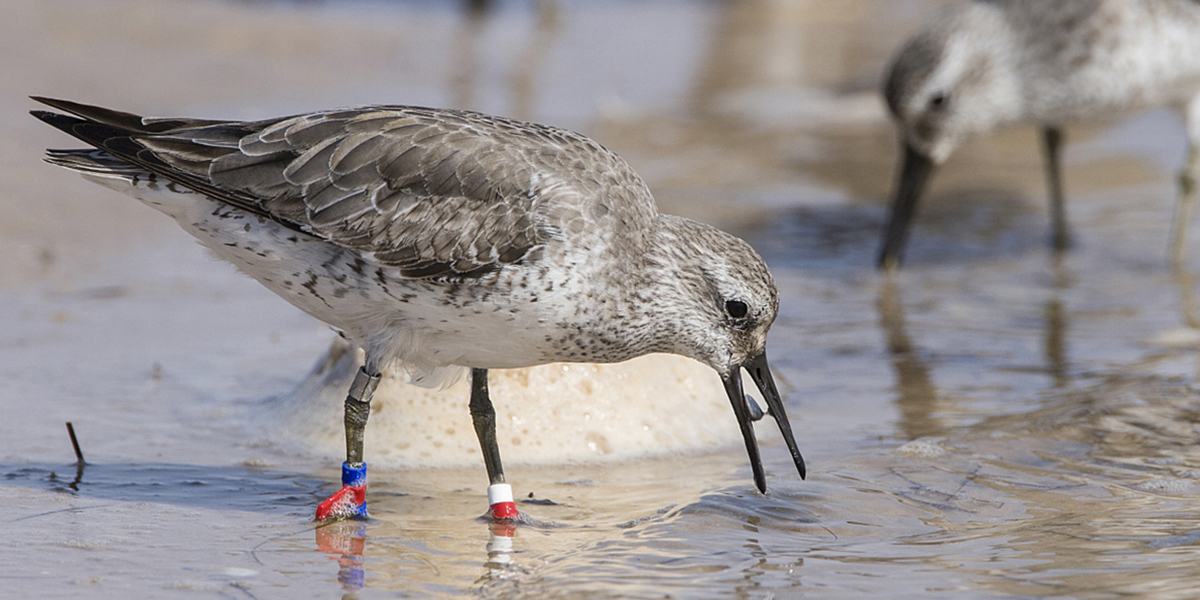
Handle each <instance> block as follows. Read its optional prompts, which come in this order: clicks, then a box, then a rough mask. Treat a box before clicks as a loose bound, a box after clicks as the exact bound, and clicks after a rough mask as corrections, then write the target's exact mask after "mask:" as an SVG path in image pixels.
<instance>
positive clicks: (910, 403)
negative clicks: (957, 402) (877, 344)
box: [875, 277, 944, 440]
mask: <svg viewBox="0 0 1200 600" xmlns="http://www.w3.org/2000/svg"><path fill="white" fill-rule="evenodd" d="M875 306H876V308H877V309H878V310H879V326H880V327H881V328H882V329H883V332H884V334H885V335H886V336H887V348H888V353H889V354H890V355H891V357H892V369H893V370H894V371H895V372H896V386H895V390H896V407H897V408H898V409H899V410H900V429H901V431H903V432H904V433H903V435H904V437H905V438H906V439H909V440H915V439H918V438H922V437H926V436H930V435H935V434H937V433H939V432H941V431H942V429H943V428H944V425H943V423H942V422H941V421H940V420H939V419H938V418H937V417H936V416H935V415H936V413H937V404H938V393H937V388H936V387H935V386H934V384H933V378H932V377H931V376H930V373H929V366H928V365H926V364H925V361H923V360H922V359H921V356H920V353H919V352H918V351H917V349H916V348H914V347H913V344H912V340H910V339H909V337H908V330H907V329H906V327H905V323H904V307H903V306H902V305H901V304H900V294H899V293H898V292H897V291H896V284H895V282H894V281H893V279H892V277H886V278H885V279H884V280H883V282H882V285H880V288H879V297H878V299H877V300H876V303H875Z"/></svg>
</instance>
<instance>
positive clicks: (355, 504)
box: [317, 366, 379, 521]
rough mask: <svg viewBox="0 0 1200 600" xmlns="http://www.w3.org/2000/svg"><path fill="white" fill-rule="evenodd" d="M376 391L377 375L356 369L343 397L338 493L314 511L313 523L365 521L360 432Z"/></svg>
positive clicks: (365, 506)
mask: <svg viewBox="0 0 1200 600" xmlns="http://www.w3.org/2000/svg"><path fill="white" fill-rule="evenodd" d="M376 387H379V374H378V373H374V374H372V373H370V372H368V371H367V367H366V366H363V367H361V368H359V370H358V374H357V375H355V376H354V383H351V384H350V393H348V394H346V407H345V426H346V462H344V463H342V489H340V490H338V492H337V493H336V494H334V495H332V496H330V497H329V498H327V499H326V500H325V501H324V502H322V503H321V505H320V506H318V507H317V520H318V521H324V520H326V519H344V518H346V517H360V518H366V517H367V516H368V515H367V464H366V463H364V462H363V429H365V428H366V426H367V418H368V417H370V416H371V396H372V395H374V394H375V388H376Z"/></svg>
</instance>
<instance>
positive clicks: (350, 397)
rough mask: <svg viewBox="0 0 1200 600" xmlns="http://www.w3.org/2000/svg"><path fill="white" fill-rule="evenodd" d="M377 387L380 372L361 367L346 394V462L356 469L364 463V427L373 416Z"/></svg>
mask: <svg viewBox="0 0 1200 600" xmlns="http://www.w3.org/2000/svg"><path fill="white" fill-rule="evenodd" d="M377 387H379V374H378V373H375V374H371V373H368V372H367V368H366V367H361V368H359V370H358V374H357V375H355V376H354V383H352V384H350V393H348V394H346V412H345V425H346V464H347V465H349V466H351V467H353V468H356V469H357V468H362V465H363V429H365V428H366V426H367V418H368V417H370V416H371V396H373V395H374V394H375V388H377Z"/></svg>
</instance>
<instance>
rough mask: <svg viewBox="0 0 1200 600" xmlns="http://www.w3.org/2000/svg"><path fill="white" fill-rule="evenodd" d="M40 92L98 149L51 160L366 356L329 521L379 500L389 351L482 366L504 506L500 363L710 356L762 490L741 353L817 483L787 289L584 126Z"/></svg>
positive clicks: (496, 512) (445, 370) (380, 109)
mask: <svg viewBox="0 0 1200 600" xmlns="http://www.w3.org/2000/svg"><path fill="white" fill-rule="evenodd" d="M35 99H36V100H38V101H39V102H42V103H44V104H47V105H49V106H51V107H53V108H55V109H58V110H60V111H63V112H64V113H68V114H60V113H55V112H47V111H34V112H33V114H34V115H35V116H36V117H38V118H39V119H41V120H43V121H45V122H46V123H49V124H50V125H53V126H55V127H57V128H58V129H61V130H62V131H64V132H66V133H69V134H71V135H72V136H74V137H76V138H78V139H80V140H82V141H84V142H86V143H88V144H90V145H92V146H93V148H89V149H86V150H50V151H49V156H48V158H47V160H48V161H49V162H50V163H53V164H55V165H59V166H63V167H66V168H68V169H71V170H74V171H78V172H79V173H81V174H83V176H84V177H85V178H87V179H89V180H91V181H94V182H96V183H99V184H101V185H103V186H105V187H108V188H111V189H114V190H117V191H120V192H124V193H126V194H129V195H132V196H133V197H135V198H137V199H138V200H141V201H142V202H143V203H145V204H148V205H150V206H152V207H154V208H155V209H158V210H159V211H162V212H163V213H166V214H167V215H168V216H170V217H172V218H173V219H175V221H176V222H178V223H179V225H180V226H182V227H183V228H184V229H185V230H186V231H187V232H188V233H190V234H192V235H193V236H195V237H196V238H197V239H198V240H199V241H200V242H201V243H202V244H204V245H205V246H206V247H207V248H209V249H210V250H211V251H212V252H214V253H215V254H216V255H217V256H220V257H221V258H223V259H225V260H227V261H229V262H231V263H233V264H234V265H235V266H237V267H238V269H240V270H241V271H242V272H244V273H246V274H247V275H249V276H250V277H253V278H254V279H256V280H258V281H259V282H260V283H262V284H263V285H264V286H266V287H267V288H268V289H270V290H271V291H272V292H275V293H276V294H278V295H279V296H280V297H282V298H283V299H284V300H287V301H288V302H290V303H291V304H293V305H295V306H297V307H299V308H300V309H301V310H303V311H305V312H307V313H308V314H310V315H312V316H314V317H316V318H317V319H320V320H321V321H323V322H325V323H328V324H329V325H330V326H332V327H333V328H334V329H336V330H337V331H339V332H340V333H341V334H342V335H343V336H344V337H345V338H346V339H347V340H348V341H349V342H350V343H352V344H354V345H356V346H358V347H361V348H362V349H363V350H364V351H365V354H366V364H365V365H364V366H363V367H362V369H361V370H360V371H359V372H358V374H357V376H356V377H355V379H354V382H353V383H352V384H351V386H350V391H349V393H348V394H347V397H346V402H345V409H344V410H345V431H346V462H345V463H344V464H343V476H342V479H343V488H342V489H341V490H340V491H339V492H338V493H336V494H334V495H333V496H332V497H330V498H329V499H328V500H326V501H325V502H323V503H322V504H321V506H320V507H319V509H318V513H317V517H318V518H319V519H326V518H340V517H347V516H366V504H365V491H366V465H365V463H364V461H363V450H362V440H363V428H364V427H365V425H366V422H367V418H368V416H369V414H370V400H371V396H372V393H373V392H374V390H375V387H376V385H378V383H379V377H380V372H381V370H382V369H383V368H384V367H387V366H390V365H392V364H393V363H398V364H400V365H401V366H403V368H404V369H405V370H406V371H407V374H408V376H409V377H410V381H411V382H412V383H415V384H417V385H423V386H437V385H442V384H445V383H447V382H449V381H453V380H454V379H455V378H456V377H457V376H458V375H459V374H461V373H462V371H463V369H464V368H468V369H470V372H471V396H470V404H469V406H470V411H471V415H472V418H473V422H474V425H475V431H476V434H477V435H478V437H479V442H480V446H481V448H482V450H483V457H484V463H485V465H486V467H487V472H488V477H489V480H490V482H491V486H490V487H489V490H488V498H489V505H490V506H491V511H490V513H491V515H492V516H493V517H494V518H501V519H511V518H516V517H518V516H519V513H518V512H517V511H516V508H515V505H514V503H513V497H512V491H511V487H509V485H508V484H507V483H506V482H505V478H504V470H503V467H502V466H501V461H500V452H499V448H498V446H497V443H496V434H495V418H496V417H495V410H494V409H493V407H492V403H491V400H490V398H489V395H488V370H489V369H508V368H517V367H527V366H532V365H538V364H544V363H548V362H598V363H607V362H619V361H624V360H628V359H630V358H634V357H637V356H641V355H644V354H649V353H654V352H667V353H673V354H679V355H683V356H686V357H690V358H693V359H695V360H697V361H700V362H701V363H704V364H706V365H708V366H709V367H711V368H712V369H714V370H715V371H716V372H717V374H718V375H719V376H720V378H721V380H722V382H723V383H724V387H725V390H726V393H727V394H728V396H729V400H730V403H731V404H732V406H733V411H734V414H735V415H736V417H737V420H738V424H739V426H740V428H741V432H742V436H743V439H744V441H745V444H746V450H747V452H748V454H749V457H750V463H751V466H752V469H753V472H754V481H755V484H756V485H757V487H758V489H759V490H760V491H763V492H765V491H766V477H765V474H764V472H763V467H762V463H761V460H760V458H759V452H758V446H757V443H756V441H755V438H754V433H753V429H752V422H753V421H755V420H757V419H758V418H760V417H761V416H762V414H763V413H762V411H761V410H760V409H759V408H758V407H757V405H756V404H755V403H754V401H753V400H751V399H749V398H748V397H747V396H745V394H744V393H743V390H742V374H741V372H742V370H743V369H745V370H746V372H747V373H748V374H749V376H750V378H751V379H752V380H753V381H754V382H755V384H756V386H757V387H758V389H759V391H760V392H761V393H762V395H763V397H764V399H765V400H766V403H767V406H768V410H769V412H770V414H771V415H772V416H773V417H774V418H775V420H776V422H777V423H778V426H779V429H780V431H781V432H782V433H783V438H784V440H785V441H786V442H787V445H788V449H789V450H790V452H791V455H792V459H793V460H794V462H795V465H796V468H797V470H798V471H799V472H800V476H801V477H804V474H805V467H804V460H803V458H802V457H801V455H800V451H799V450H798V449H797V447H796V442H795V440H794V438H793V435H792V431H791V426H790V425H789V423H788V420H787V415H786V413H785V411H784V405H783V400H782V398H781V397H780V395H779V392H778V390H777V389H776V387H775V382H774V380H773V379H772V376H771V372H770V370H769V368H768V365H767V355H766V342H767V331H768V330H769V329H770V327H771V324H772V322H774V320H775V316H776V314H777V311H778V304H779V297H778V293H777V291H776V289H775V283H774V280H773V279H772V278H771V273H770V271H769V270H768V269H767V266H766V264H765V263H764V262H763V260H762V258H761V257H759V255H758V254H757V253H755V251H754V250H753V249H752V248H751V247H750V245H749V244H747V243H746V242H745V241H743V240H741V239H739V238H737V237H734V236H732V235H729V234H728V233H725V232H722V231H720V230H718V229H715V228H713V227H710V226H708V225H704V224H702V223H698V222H696V221H692V220H689V219H684V218H681V217H675V216H670V215H663V214H659V213H658V210H657V208H656V206H655V204H654V199H653V197H652V196H651V195H650V191H649V189H647V187H646V185H645V183H644V182H643V181H642V179H641V178H640V177H639V176H638V175H637V174H636V173H634V171H633V169H632V168H630V167H629V165H628V164H626V163H625V161H624V160H622V159H621V158H620V157H618V156H617V155H615V154H613V153H612V152H609V151H608V150H606V149H604V148H603V147H602V146H600V145H599V144H597V143H596V142H594V141H592V140H591V139H588V138H587V137H584V136H582V135H579V134H576V133H572V132H569V131H565V130H562V129H558V128H554V127H547V126H543V125H536V124H532V123H524V122H520V121H515V120H512V119H506V118H502V117H494V116H488V115H483V114H479V113H474V112H467V111H458V110H442V109H431V108H419V107H406V106H366V107H358V108H346V109H337V110H329V111H321V112H314V113H309V114H304V115H297V116H291V117H283V118H277V119H266V120H262V121H249V122H235V121H212V120H200V119H188V118H143V117H140V116H137V115H132V114H128V113H123V112H117V111H112V110H108V109H104V108H98V107H94V106H87V105H83V104H78V103H74V102H69V101H64V100H52V99H47V98H35ZM663 417H664V418H670V415H663Z"/></svg>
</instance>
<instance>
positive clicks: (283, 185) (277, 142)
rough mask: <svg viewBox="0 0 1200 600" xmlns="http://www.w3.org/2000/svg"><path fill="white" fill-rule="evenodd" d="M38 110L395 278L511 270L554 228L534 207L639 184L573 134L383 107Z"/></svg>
mask: <svg viewBox="0 0 1200 600" xmlns="http://www.w3.org/2000/svg"><path fill="white" fill-rule="evenodd" d="M39 100H40V99H39ZM56 102H58V104H55V103H56ZM47 103H48V104H51V105H52V106H55V107H56V108H61V109H63V110H67V111H68V112H72V113H74V114H77V115H79V116H82V117H84V119H85V120H86V121H81V122H80V123H81V124H75V125H72V126H70V127H67V126H64V125H63V124H61V123H53V122H51V121H50V119H49V117H47V116H43V115H42V114H39V115H38V116H39V117H41V118H43V119H44V120H47V122H51V123H52V124H54V125H55V126H58V127H59V128H61V129H63V130H64V131H67V132H68V133H71V134H72V135H75V136H76V137H79V138H80V139H83V140H84V141H87V142H89V143H92V144H93V145H96V146H97V147H98V148H101V149H103V150H107V151H109V152H111V153H113V154H114V155H116V156H117V157H119V158H121V159H125V160H128V161H130V162H133V163H135V164H137V165H138V166H140V167H143V168H145V169H147V170H149V171H151V172H154V173H156V174H158V175H160V176H163V177H166V178H167V179H170V180H173V181H176V182H177V183H179V184H181V185H183V186H185V187H190V188H192V189H196V190H197V191H200V192H202V193H205V194H208V195H210V196H212V197H214V198H216V199H218V200H222V201H225V202H229V203H230V204H233V205H235V206H238V207H240V208H244V209H246V210H250V211H251V212H256V213H258V214H262V215H265V216H268V217H270V218H273V219H276V220H278V221H280V222H282V223H284V224H287V225H289V226H292V227H293V228H297V229H299V230H302V231H304V232H305V233H309V234H311V235H315V236H318V237H321V238H324V239H326V240H328V241H330V242H333V243H336V244H340V245H343V246H346V247H349V248H353V249H355V250H358V251H360V252H363V253H365V254H369V255H371V256H373V257H374V260H375V261H377V262H379V263H381V264H382V265H386V266H389V267H396V268H398V269H399V270H400V272H401V273H402V274H403V275H405V276H407V277H456V276H457V277H464V276H475V275H480V274H483V273H486V272H489V271H492V270H495V269H498V268H500V267H501V266H503V265H505V264H511V263H515V262H518V261H520V260H521V259H522V258H524V257H526V256H527V255H529V254H530V253H531V252H533V251H534V250H535V249H536V248H538V247H539V246H542V245H544V244H546V243H547V242H548V241H549V240H550V239H551V237H552V236H553V235H555V233H556V231H555V229H554V226H553V225H552V224H551V223H549V222H548V221H547V218H546V214H545V211H544V210H542V206H543V203H544V202H545V199H546V197H547V196H549V195H555V194H560V195H561V194H583V193H586V192H588V191H594V190H595V189H598V188H599V189H602V188H604V187H605V186H604V185H603V184H600V183H599V180H600V179H605V178H611V177H616V178H617V179H620V180H622V182H627V181H634V182H635V183H636V185H637V186H641V189H644V184H642V183H641V180H640V179H638V178H637V176H636V175H634V174H633V173H632V170H630V169H629V168H628V166H627V165H626V164H625V163H624V161H622V160H621V159H619V158H618V157H616V156H615V155H613V154H612V153H610V152H608V151H607V150H605V149H604V148H602V147H600V146H599V145H598V144H596V143H595V142H593V141H591V140H589V139H588V138H586V137H583V136H580V135H578V134H574V133H570V132H567V131H564V130H560V129H555V128H551V127H544V126H540V125H533V124H529V123H522V122H519V121H512V120H509V119H504V118H500V117H490V116H487V115H482V114H478V113H470V112H462V111H450V110H438V109H423V108H414V107H386V106H383V107H363V108H356V109H342V110H334V111H327V112H319V113H313V114H307V115H300V116H296V117H289V118H283V119H273V120H267V121H257V122H245V123H236V122H216V121H194V120H187V119H157V120H145V122H146V123H148V125H146V126H144V127H141V128H140V129H138V128H136V123H137V122H136V119H138V117H135V116H133V115H127V114H126V113H112V114H113V115H115V116H108V113H107V112H105V111H106V109H98V108H95V107H88V106H84V105H76V104H73V103H63V102H61V101H47ZM46 114H52V113H46ZM58 117H60V118H62V119H70V117H63V116H62V115H58ZM77 121H78V120H77ZM86 126H92V127H91V129H88V128H87V127H86ZM94 138H100V139H94ZM581 165H584V168H582V169H581V168H580V166H581ZM637 195H638V196H639V197H641V196H644V201H643V204H644V206H641V207H640V209H641V210H649V211H653V210H654V208H653V201H652V200H650V196H649V193H648V192H645V193H644V194H637ZM560 201H561V197H560ZM568 201H569V200H568Z"/></svg>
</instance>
